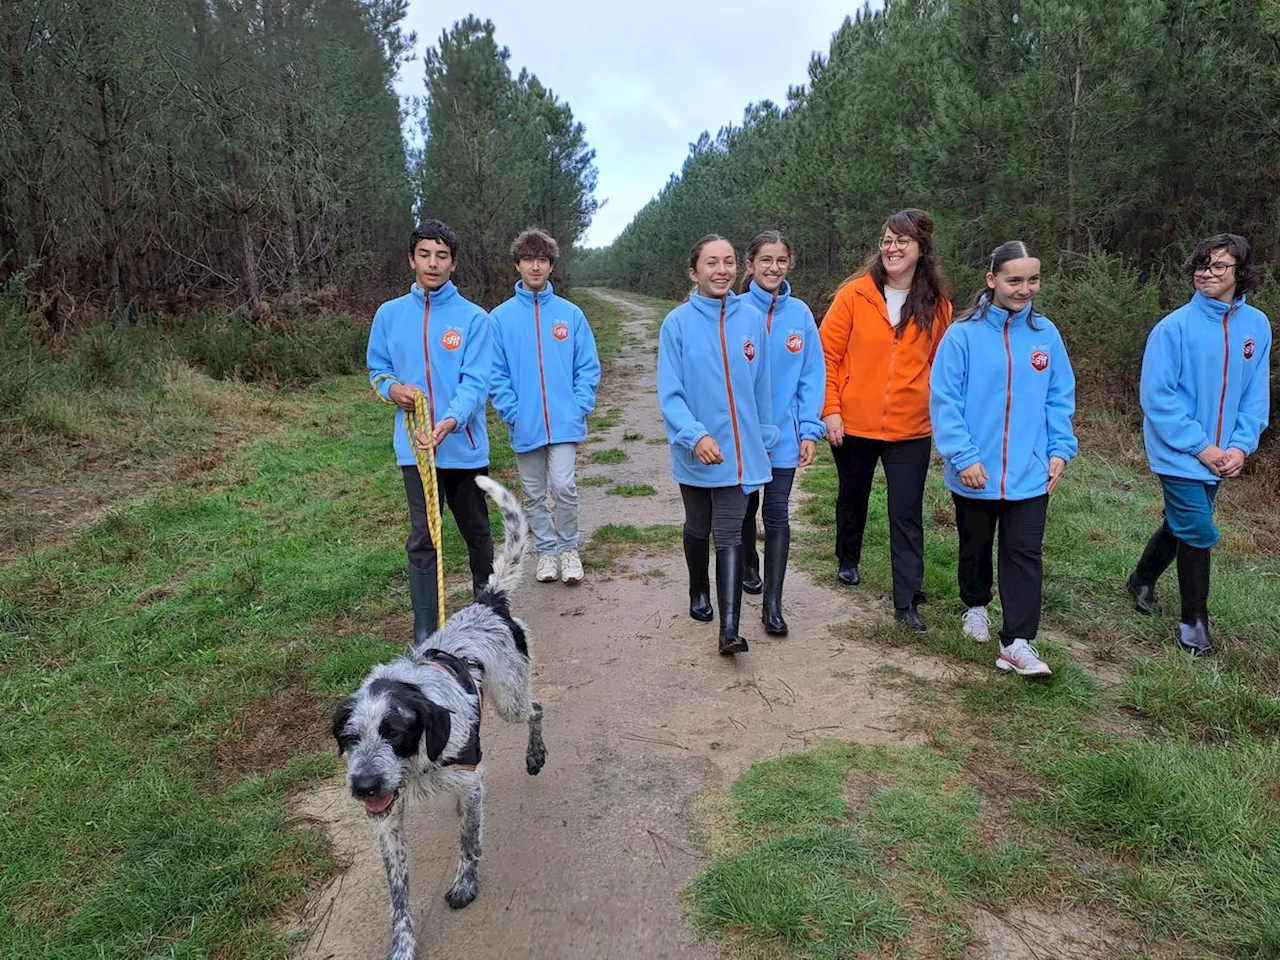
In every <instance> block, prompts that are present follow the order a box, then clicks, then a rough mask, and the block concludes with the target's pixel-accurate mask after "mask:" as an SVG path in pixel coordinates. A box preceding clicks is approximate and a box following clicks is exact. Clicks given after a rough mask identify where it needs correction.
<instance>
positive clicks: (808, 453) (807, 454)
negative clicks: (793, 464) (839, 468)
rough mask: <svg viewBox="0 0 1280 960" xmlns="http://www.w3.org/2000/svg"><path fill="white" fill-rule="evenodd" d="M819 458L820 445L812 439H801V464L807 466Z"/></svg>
mask: <svg viewBox="0 0 1280 960" xmlns="http://www.w3.org/2000/svg"><path fill="white" fill-rule="evenodd" d="M817 458H818V445H817V444H816V443H814V442H813V441H812V440H801V441H800V466H802V467H807V466H808V465H809V464H811V463H813V461H814V460H816V459H817Z"/></svg>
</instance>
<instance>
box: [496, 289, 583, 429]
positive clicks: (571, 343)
mask: <svg viewBox="0 0 1280 960" xmlns="http://www.w3.org/2000/svg"><path fill="white" fill-rule="evenodd" d="M489 317H490V319H491V320H492V321H493V381H492V383H491V384H490V388H489V389H490V394H491V396H492V397H493V406H494V409H496V410H497V411H498V415H499V416H500V417H502V419H503V422H505V423H506V424H507V430H508V432H509V434H510V436H511V449H512V450H514V451H515V452H516V453H528V452H529V451H530V450H536V449H538V448H539V447H545V446H546V445H547V444H550V443H578V442H580V441H582V440H585V439H586V438H587V414H589V413H590V412H591V411H592V410H594V409H595V406H596V387H598V386H599V385H600V357H599V355H598V354H597V353H596V339H595V336H594V335H592V333H591V325H590V324H589V323H587V318H586V316H584V315H583V313H582V311H581V310H579V309H578V308H577V307H576V306H575V305H574V304H572V303H570V302H569V301H568V300H565V299H564V298H563V297H557V296H556V295H555V291H554V290H553V289H552V287H551V284H549V283H548V284H547V287H546V289H545V290H543V291H542V292H541V293H539V294H537V295H536V296H535V295H534V294H533V293H532V292H531V291H529V290H527V289H525V285H524V284H523V283H517V284H516V295H515V296H514V297H512V298H511V299H510V300H508V301H506V302H505V303H502V304H499V305H498V307H496V308H495V309H494V311H493V313H491V314H489Z"/></svg>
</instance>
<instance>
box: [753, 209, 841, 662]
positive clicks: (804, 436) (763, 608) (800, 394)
mask: <svg viewBox="0 0 1280 960" xmlns="http://www.w3.org/2000/svg"><path fill="white" fill-rule="evenodd" d="M791 261H792V253H791V243H790V241H788V240H787V238H786V237H785V236H783V235H782V234H781V233H780V232H779V231H777V230H766V231H764V233H761V234H760V235H759V236H757V237H756V238H755V239H754V240H752V241H751V245H750V246H749V247H747V262H746V277H745V279H744V281H743V291H742V296H743V298H744V299H746V300H747V301H748V302H750V303H751V304H753V305H754V306H755V308H756V309H757V310H758V311H760V313H762V314H764V332H765V338H766V341H765V342H766V344H767V350H768V353H769V382H770V384H771V385H772V390H773V398H772V399H773V423H774V426H775V427H777V428H778V442H777V444H776V445H775V446H774V448H773V449H772V450H770V451H769V462H770V464H771V467H772V471H773V478H772V479H771V480H770V481H769V482H768V483H767V484H765V486H764V489H763V490H762V491H761V490H758V491H756V492H755V493H753V494H751V496H750V497H749V498H748V499H747V516H746V519H745V520H744V521H743V523H742V546H743V555H744V557H745V560H744V563H743V567H744V570H743V578H742V589H743V590H745V591H747V593H763V594H764V596H763V598H762V603H761V605H760V619H761V621H763V623H764V632H765V633H768V634H771V635H773V636H779V637H781V636H786V634H787V621H786V619H785V618H784V617H783V615H782V583H783V580H784V579H785V578H786V573H787V557H788V555H789V554H790V551H791V510H790V500H791V487H792V484H793V483H794V482H795V477H796V469H797V468H799V467H807V466H808V465H809V464H811V463H813V461H814V458H815V457H816V456H817V453H818V441H819V440H822V439H823V438H825V437H826V435H827V428H826V425H825V424H824V423H823V422H822V405H823V403H824V401H825V400H826V389H827V365H826V361H825V360H824V359H823V354H822V341H821V340H819V339H818V325H817V324H816V323H814V321H813V313H812V311H810V309H809V305H808V304H806V303H805V302H804V301H803V300H801V299H800V298H799V297H795V296H792V294H791V284H790V283H789V282H788V281H787V272H788V271H789V270H790V269H791ZM762 496H763V500H764V510H763V513H764V577H763V578H761V577H760V567H759V560H758V559H757V554H756V511H757V508H758V507H759V505H760V501H761V498H762Z"/></svg>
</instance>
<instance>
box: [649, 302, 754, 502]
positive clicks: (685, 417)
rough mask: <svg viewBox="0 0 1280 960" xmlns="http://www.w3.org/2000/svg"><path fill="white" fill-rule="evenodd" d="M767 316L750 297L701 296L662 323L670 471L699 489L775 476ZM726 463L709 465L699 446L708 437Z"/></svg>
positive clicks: (661, 388)
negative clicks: (771, 452) (771, 458)
mask: <svg viewBox="0 0 1280 960" xmlns="http://www.w3.org/2000/svg"><path fill="white" fill-rule="evenodd" d="M767 337H768V335H767V334H766V333H765V328H764V317H763V316H761V315H760V312H759V311H758V310H756V308H755V307H753V306H751V304H750V303H749V302H748V301H747V300H746V299H745V298H743V297H737V296H734V295H732V294H730V295H729V296H728V297H725V298H724V299H723V300H721V299H719V298H708V297H702V296H699V295H698V294H696V293H694V294H691V295H690V296H689V300H688V302H687V303H682V304H680V306H678V307H676V308H675V309H674V310H672V311H671V312H670V313H669V314H667V318H666V319H665V320H663V321H662V331H661V333H660V334H659V335H658V403H659V404H660V405H661V407H662V419H663V420H664V421H665V423H666V426H667V441H668V442H669V443H670V444H671V473H672V474H673V475H674V476H675V478H676V481H677V482H679V483H684V484H688V485H689V486H693V487H732V486H735V485H736V486H740V487H742V489H743V491H744V492H745V493H751V492H752V491H754V490H757V489H759V488H760V487H762V486H764V485H765V484H766V483H768V482H769V481H770V480H771V479H772V478H773V470H772V468H771V467H770V465H769V450H770V448H771V447H773V445H774V444H775V443H776V442H777V439H778V428H777V427H775V426H774V425H773V401H772V397H771V391H770V383H769V351H768V350H766V349H765V341H766V339H767ZM706 436H710V437H712V438H713V439H714V440H715V441H716V443H717V444H719V446H720V452H721V454H722V455H723V456H724V462H723V463H717V464H713V465H711V466H707V465H705V464H703V463H702V461H700V460H699V459H698V457H697V456H696V455H695V454H694V452H693V449H694V447H696V446H697V444H698V441H699V440H701V439H702V438H703V437H706Z"/></svg>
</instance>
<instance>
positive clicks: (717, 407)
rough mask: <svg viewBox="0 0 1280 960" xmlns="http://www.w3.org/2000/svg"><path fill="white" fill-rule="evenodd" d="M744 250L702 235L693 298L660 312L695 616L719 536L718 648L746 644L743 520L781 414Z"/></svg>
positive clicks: (704, 597) (662, 363) (668, 419)
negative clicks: (742, 276) (749, 292)
mask: <svg viewBox="0 0 1280 960" xmlns="http://www.w3.org/2000/svg"><path fill="white" fill-rule="evenodd" d="M737 271H738V259H737V254H736V253H735V252H734V249H733V245H732V244H730V243H729V241H728V240H726V239H724V237H718V236H714V235H710V236H706V237H703V238H702V239H701V240H699V241H698V242H697V243H696V244H694V247H693V250H692V251H691V253H690V254H689V279H690V280H692V281H693V282H694V283H695V284H697V286H696V287H695V289H694V291H693V292H692V293H690V294H689V300H688V302H686V303H682V304H680V306H678V307H676V308H675V309H674V310H672V311H671V312H670V313H669V314H667V316H666V319H665V320H663V321H662V331H661V332H660V333H659V335H658V404H659V406H660V407H661V409H662V419H663V421H664V423H665V424H666V428H667V441H668V443H670V445H671V448H670V449H671V473H672V474H673V475H674V476H675V479H676V482H677V483H679V484H680V497H681V499H682V500H683V501H684V557H685V563H686V564H687V565H688V568H689V616H691V617H693V619H695V620H701V621H704V622H705V621H709V620H711V619H712V618H713V617H714V616H715V614H714V612H713V611H712V609H711V597H710V593H711V585H710V582H709V580H708V577H707V563H708V561H709V558H710V542H709V538H710V537H711V535H712V534H713V533H714V534H715V538H716V598H717V600H718V603H719V607H720V640H719V647H720V653H721V654H724V655H726V656H733V655H734V654H736V653H745V652H746V650H747V641H746V640H744V639H743V638H742V637H740V636H739V635H738V618H739V615H740V614H741V612H742V570H743V556H742V554H743V550H742V521H743V518H744V517H745V516H746V512H747V496H748V495H749V494H750V493H752V492H753V491H755V490H758V489H760V488H761V487H763V486H764V485H765V484H766V483H768V482H769V480H770V479H771V478H772V476H773V473H772V469H771V467H770V464H769V450H770V449H771V448H772V447H773V446H774V444H775V443H776V442H777V439H778V428H777V427H775V426H774V424H773V401H772V394H771V389H770V384H769V351H768V350H766V349H765V341H766V339H767V336H768V335H767V333H766V331H765V325H764V317H763V316H761V315H760V312H759V311H758V310H756V308H755V307H753V306H751V304H750V303H749V302H748V301H747V300H746V299H745V298H744V297H735V296H734V295H733V289H732V288H733V281H734V279H735V277H736V275H737Z"/></svg>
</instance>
